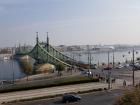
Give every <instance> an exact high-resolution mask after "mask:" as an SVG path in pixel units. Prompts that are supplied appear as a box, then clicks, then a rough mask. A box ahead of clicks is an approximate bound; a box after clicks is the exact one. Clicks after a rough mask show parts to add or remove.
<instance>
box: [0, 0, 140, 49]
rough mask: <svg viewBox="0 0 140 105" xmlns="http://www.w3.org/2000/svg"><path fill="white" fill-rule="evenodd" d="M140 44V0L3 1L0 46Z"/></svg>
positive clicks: (0, 6) (0, 4) (0, 11)
mask: <svg viewBox="0 0 140 105" xmlns="http://www.w3.org/2000/svg"><path fill="white" fill-rule="evenodd" d="M36 32H39V39H40V41H46V36H47V34H46V32H49V37H50V43H51V44H52V45H83V44H84V45H87V44H90V45H91V44H140V0H0V47H6V46H15V45H18V43H20V44H30V45H34V44H35V37H36Z"/></svg>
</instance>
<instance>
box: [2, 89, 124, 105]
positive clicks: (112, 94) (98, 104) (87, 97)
mask: <svg viewBox="0 0 140 105" xmlns="http://www.w3.org/2000/svg"><path fill="white" fill-rule="evenodd" d="M122 93H123V89H116V90H106V91H100V92H92V93H85V94H81V95H80V96H81V97H82V100H81V101H79V102H71V103H62V102H61V99H62V97H56V98H52V99H40V100H35V101H25V102H17V103H9V104H4V105H113V103H114V102H115V100H116V99H117V97H118V96H120V95H121V94H122Z"/></svg>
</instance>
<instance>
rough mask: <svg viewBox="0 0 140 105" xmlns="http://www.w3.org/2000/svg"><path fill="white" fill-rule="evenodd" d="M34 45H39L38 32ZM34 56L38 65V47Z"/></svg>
mask: <svg viewBox="0 0 140 105" xmlns="http://www.w3.org/2000/svg"><path fill="white" fill-rule="evenodd" d="M36 45H39V38H38V32H36ZM36 56H37V63H38V64H39V51H38V47H37V51H36Z"/></svg>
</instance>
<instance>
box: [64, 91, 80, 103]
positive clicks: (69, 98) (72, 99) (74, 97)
mask: <svg viewBox="0 0 140 105" xmlns="http://www.w3.org/2000/svg"><path fill="white" fill-rule="evenodd" d="M80 100H81V97H80V96H79V95H77V94H71V93H65V94H64V95H63V97H62V102H64V103H69V102H76V101H80Z"/></svg>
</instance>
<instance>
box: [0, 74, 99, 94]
mask: <svg viewBox="0 0 140 105" xmlns="http://www.w3.org/2000/svg"><path fill="white" fill-rule="evenodd" d="M88 82H99V79H98V78H89V77H84V76H70V77H64V78H59V79H54V80H52V79H47V80H37V81H32V82H30V81H28V82H26V83H22V84H14V85H13V84H12V85H3V88H0V92H1V93H2V92H11V91H20V90H30V89H37V88H45V87H53V86H63V85H71V84H80V83H88Z"/></svg>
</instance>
